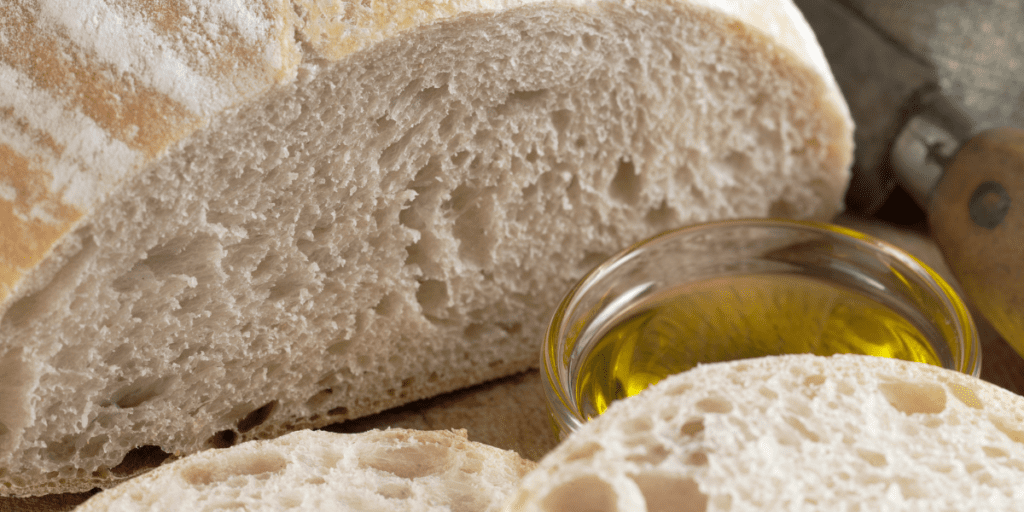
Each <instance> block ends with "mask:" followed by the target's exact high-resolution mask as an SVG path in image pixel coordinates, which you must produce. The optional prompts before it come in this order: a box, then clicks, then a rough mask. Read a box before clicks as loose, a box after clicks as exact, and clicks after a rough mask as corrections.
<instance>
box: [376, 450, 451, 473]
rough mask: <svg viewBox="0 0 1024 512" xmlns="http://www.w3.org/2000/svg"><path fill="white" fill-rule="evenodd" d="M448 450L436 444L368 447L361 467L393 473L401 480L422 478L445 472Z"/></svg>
mask: <svg viewBox="0 0 1024 512" xmlns="http://www.w3.org/2000/svg"><path fill="white" fill-rule="evenodd" d="M448 456H449V453H448V448H447V447H445V446H440V445H436V444H414V445H410V446H401V447H397V448H381V447H367V448H366V449H364V450H363V451H362V452H361V453H360V454H359V455H358V460H359V465H360V466H361V467H364V468H365V467H369V468H374V469H378V470H380V471H385V472H387V473H391V474H393V475H395V476H397V477H399V478H409V479H412V478H422V477H425V476H430V475H435V474H438V473H441V472H442V471H444V469H445V467H446V466H447V465H448Z"/></svg>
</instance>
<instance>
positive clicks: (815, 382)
mask: <svg viewBox="0 0 1024 512" xmlns="http://www.w3.org/2000/svg"><path fill="white" fill-rule="evenodd" d="M825 380H826V378H825V376H824V375H820V374H817V375H808V376H807V377H806V378H804V385H805V386H820V385H822V384H824V383H825Z"/></svg>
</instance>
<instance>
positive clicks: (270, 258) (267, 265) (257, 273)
mask: <svg viewBox="0 0 1024 512" xmlns="http://www.w3.org/2000/svg"><path fill="white" fill-rule="evenodd" d="M280 265H281V257H280V256H278V255H277V254H275V253H273V252H269V251H268V252H267V254H266V255H265V256H263V259H261V260H260V262H259V264H257V265H256V268H254V269H253V271H252V279H253V281H264V278H267V277H269V276H272V275H274V273H276V271H277V269H278V268H279V267H280Z"/></svg>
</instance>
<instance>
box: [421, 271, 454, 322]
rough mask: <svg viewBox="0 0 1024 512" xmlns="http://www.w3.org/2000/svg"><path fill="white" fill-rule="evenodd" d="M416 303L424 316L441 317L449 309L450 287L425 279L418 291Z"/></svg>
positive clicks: (443, 283)
mask: <svg viewBox="0 0 1024 512" xmlns="http://www.w3.org/2000/svg"><path fill="white" fill-rule="evenodd" d="M416 301H417V302H419V303H420V306H421V307H422V308H423V313H424V314H426V315H430V316H440V315H441V314H443V312H444V311H445V308H447V307H448V285H447V284H446V283H445V282H444V281H439V280H436V279H424V280H422V281H420V282H419V288H418V289H417V290H416Z"/></svg>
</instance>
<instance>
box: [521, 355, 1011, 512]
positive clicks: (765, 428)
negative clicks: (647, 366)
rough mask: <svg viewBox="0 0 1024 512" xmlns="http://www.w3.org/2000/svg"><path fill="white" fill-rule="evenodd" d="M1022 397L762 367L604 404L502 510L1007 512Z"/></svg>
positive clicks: (931, 375)
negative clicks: (889, 511)
mask: <svg viewBox="0 0 1024 512" xmlns="http://www.w3.org/2000/svg"><path fill="white" fill-rule="evenodd" d="M1022 499H1024V397H1021V396H1019V395H1015V394H1013V393H1010V392H1009V391H1006V390H1004V389H1002V388H999V387H997V386H995V385H992V384H989V383H987V382H984V381H981V380H978V379H975V378H973V377H970V376H967V375H963V374H960V373H956V372H953V371H949V370H945V369H942V368H939V367H935V366H929V365H925V364H920V363H910V362H905V361H899V360H894V359H884V358H876V357H870V356H860V355H837V356H832V357H820V356H812V355H793V356H776V357H766V358H759V359H750V360H742V361H733V362H728V363H717V364H709V365H704V366H699V367H697V368H695V369H693V370H691V371H688V372H685V373H682V374H679V375H674V376H672V377H669V378H667V379H665V380H664V381H662V382H660V383H658V384H657V385H655V386H652V387H651V388H648V389H647V390H645V391H644V392H643V393H641V394H639V395H637V396H635V397H633V398H630V399H627V400H622V401H619V402H616V403H614V404H612V406H611V407H610V408H609V409H608V411H606V412H605V414H603V415H602V416H600V417H598V418H596V419H595V420H593V421H591V422H590V423H588V424H587V425H585V426H584V427H583V428H581V429H580V430H579V431H577V432H575V433H573V434H572V435H571V436H570V437H569V438H568V439H567V440H566V441H565V442H563V443H562V444H561V445H559V446H558V447H557V448H556V449H555V450H554V451H552V452H551V453H549V454H548V455H547V456H546V457H545V458H544V459H543V460H541V462H540V465H539V466H538V468H537V469H536V470H535V471H534V472H532V473H531V474H529V475H527V476H526V478H524V480H523V482H522V484H521V486H520V488H519V490H518V491H517V492H516V494H515V496H514V498H513V499H512V500H510V504H509V505H508V506H507V508H506V510H510V511H543V512H562V511H575V510H586V511H589V512H604V511H609V512H610V511H630V512H642V511H645V510H646V511H652V512H661V511H686V512H695V511H701V512H703V511H744V510H752V511H753V510H756V511H764V510H786V511H792V510H822V511H826V510H827V511H839V510H846V511H856V510H860V511H882V510H922V511H924V510H927V511H935V510H951V511H952V510H1020V504H1021V500H1022Z"/></svg>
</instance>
